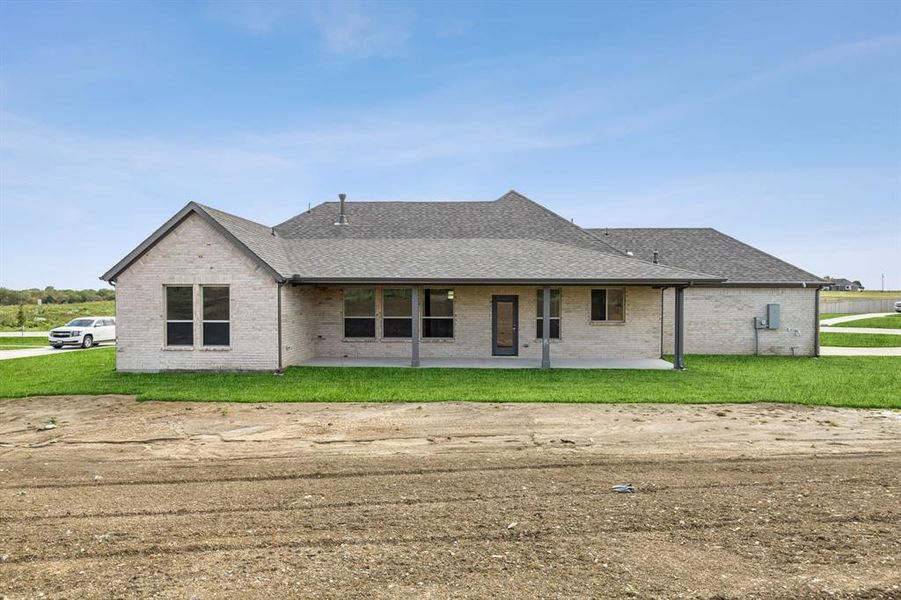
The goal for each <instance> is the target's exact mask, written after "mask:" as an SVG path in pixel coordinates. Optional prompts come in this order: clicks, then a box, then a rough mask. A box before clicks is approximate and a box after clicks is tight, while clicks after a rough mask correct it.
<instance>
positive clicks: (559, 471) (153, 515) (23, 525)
mask: <svg viewBox="0 0 901 600" xmlns="http://www.w3.org/2000/svg"><path fill="white" fill-rule="evenodd" d="M899 417H901V415H899V413H898V412H891V411H863V410H838V409H825V408H807V407H795V406H785V405H727V406H724V405H716V406H665V405H553V404H551V405H535V404H462V403H461V404H422V405H419V404H258V405H251V404H245V405H236V404H196V403H195V404H189V403H136V402H134V401H133V400H132V399H130V398H126V397H99V398H98V397H82V398H51V399H46V398H45V399H41V398H38V399H29V400H0V561H2V562H0V595H3V594H5V595H7V596H8V597H9V598H24V597H38V596H39V594H45V595H46V596H47V597H53V598H94V597H101V598H107V597H109V598H112V597H115V598H122V597H127V598H129V597H142V598H143V597H158V598H226V597H229V598H231V597H239V598H244V597H249V598H270V599H274V598H284V597H317V598H321V597H325V598H370V597H383V598H389V597H402V598H448V597H470V598H485V597H492V596H493V597H498V598H507V597H516V598H524V597H545V598H578V597H593V598H618V597H623V598H632V597H640V598H655V597H657V598H659V597H664V598H674V597H682V598H696V597H700V598H807V597H809V598H899V597H901V418H899ZM51 422H53V423H55V425H56V427H55V428H50V429H46V430H43V431H38V430H37V428H38V427H42V426H44V425H46V424H47V423H51ZM617 483H631V484H633V485H634V486H635V488H636V490H637V492H636V493H634V494H615V493H613V492H611V491H610V487H611V485H613V484H617Z"/></svg>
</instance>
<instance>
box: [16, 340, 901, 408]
mask: <svg viewBox="0 0 901 600" xmlns="http://www.w3.org/2000/svg"><path fill="white" fill-rule="evenodd" d="M839 335H841V334H839ZM114 360H115V350H114V349H112V348H109V349H99V350H92V351H90V352H69V353H66V354H62V355H59V356H52V357H36V358H20V359H13V360H6V361H0V398H13V397H23V396H43V395H76V394H87V395H98V394H131V395H135V396H137V397H138V398H139V399H140V400H200V401H237V402H256V401H276V402H292V401H293V402H305V401H316V400H321V401H348V402H356V401H388V402H392V401H414V402H429V401H441V400H461V401H463V400H468V401H495V402H608V403H609V402H673V403H718V402H761V401H764V402H796V403H800V404H820V405H830V406H850V407H881V408H901V358H895V357H843V356H842V357H840V356H831V357H824V358H819V359H807V358H787V357H753V356H691V357H689V358H688V360H687V365H688V370H687V371H683V372H677V371H625V370H567V369H560V370H557V369H554V370H550V371H542V370H540V369H534V370H533V369H510V370H488V369H392V368H344V369H342V368H337V367H330V368H326V367H292V368H289V369H287V371H286V372H285V373H284V374H283V375H275V374H273V373H158V374H145V373H117V372H116V371H115V370H114ZM852 381H865V382H866V386H864V387H863V388H861V387H860V386H851V385H849V382H852Z"/></svg>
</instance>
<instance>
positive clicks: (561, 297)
mask: <svg viewBox="0 0 901 600" xmlns="http://www.w3.org/2000/svg"><path fill="white" fill-rule="evenodd" d="M554 290H559V291H560V316H559V317H551V321H555V320H556V321H558V322H559V323H560V325H559V326H558V327H557V330H558V331H559V332H560V335H559V336H557V337H552V338H551V342H560V341H563V288H551V292H553V291H554ZM542 293H543V290H542V289H541V288H538V294H542ZM589 294H590V292H589ZM589 299H590V296H589ZM535 309H536V311H537V309H538V299H537V298H536V299H535ZM539 320H541V321H543V320H544V315H543V314H542V313H541V312H539V313H538V315H537V316H536V317H535V322H536V324H537V322H538V321H539ZM541 339H542V338H541V336H540V335H538V332H537V331H536V332H535V341H536V342H540V341H541Z"/></svg>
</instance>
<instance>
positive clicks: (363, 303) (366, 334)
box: [344, 288, 375, 338]
mask: <svg viewBox="0 0 901 600" xmlns="http://www.w3.org/2000/svg"><path fill="white" fill-rule="evenodd" d="M344 337H346V338H374V337H375V290H374V289H372V288H347V289H345V290H344Z"/></svg>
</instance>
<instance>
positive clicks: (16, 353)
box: [0, 343, 115, 360]
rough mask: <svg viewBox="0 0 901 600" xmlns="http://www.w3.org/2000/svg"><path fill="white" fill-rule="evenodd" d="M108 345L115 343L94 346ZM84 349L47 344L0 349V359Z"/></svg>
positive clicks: (106, 346)
mask: <svg viewBox="0 0 901 600" xmlns="http://www.w3.org/2000/svg"><path fill="white" fill-rule="evenodd" d="M110 346H115V344H109V343H105V344H103V345H100V346H94V348H108V347H110ZM94 348H88V349H89V350H93V349H94ZM81 350H84V348H78V347H73V346H69V347H63V348H60V349H59V350H57V349H56V348H51V347H50V346H49V345H47V346H44V347H42V348H21V349H17V350H0V360H9V359H11V358H28V357H29V356H46V355H48V354H66V353H67V352H78V351H81Z"/></svg>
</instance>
